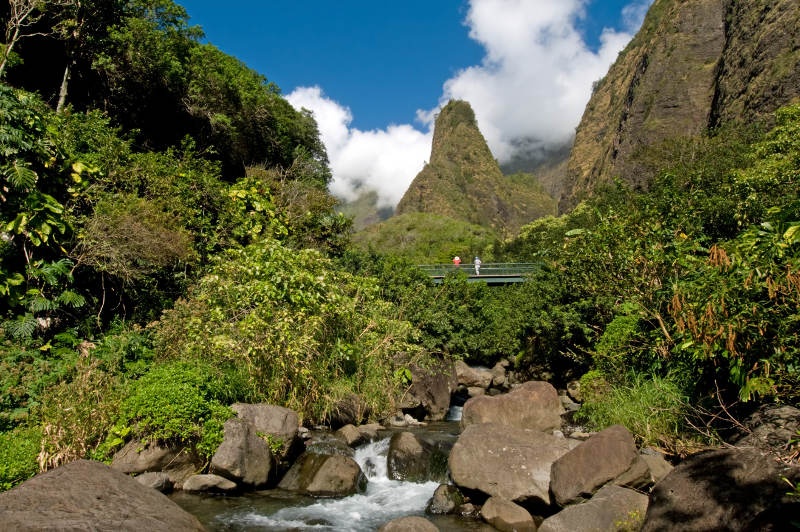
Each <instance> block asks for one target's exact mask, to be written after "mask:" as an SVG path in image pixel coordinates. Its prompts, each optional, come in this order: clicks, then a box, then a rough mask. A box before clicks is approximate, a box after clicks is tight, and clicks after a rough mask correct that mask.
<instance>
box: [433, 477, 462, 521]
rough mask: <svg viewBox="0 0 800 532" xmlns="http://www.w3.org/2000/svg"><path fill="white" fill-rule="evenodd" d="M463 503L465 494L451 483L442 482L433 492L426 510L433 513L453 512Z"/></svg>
mask: <svg viewBox="0 0 800 532" xmlns="http://www.w3.org/2000/svg"><path fill="white" fill-rule="evenodd" d="M462 504H464V495H462V494H461V492H460V491H458V488H456V487H455V486H452V485H450V484H441V485H440V486H439V487H438V488H436V491H434V492H433V496H432V497H431V500H430V501H429V502H428V506H427V507H426V508H425V512H426V513H429V514H432V515H444V514H453V513H456V512H457V510H458V508H459V506H461V505H462Z"/></svg>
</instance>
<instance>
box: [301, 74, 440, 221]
mask: <svg viewBox="0 0 800 532" xmlns="http://www.w3.org/2000/svg"><path fill="white" fill-rule="evenodd" d="M286 99H287V100H288V101H289V103H291V104H292V106H294V107H295V108H297V109H300V108H303V107H305V108H306V109H309V110H310V111H313V113H314V118H316V120H317V125H318V127H319V132H320V136H321V137H322V141H323V142H324V143H325V148H326V149H327V150H328V158H329V159H330V166H331V172H332V173H333V181H332V182H331V184H330V191H331V193H332V194H333V195H334V196H336V197H339V198H342V199H344V200H354V199H356V198H357V197H358V196H359V194H360V193H361V192H363V191H366V190H374V191H377V192H378V207H387V206H389V207H394V206H395V205H397V203H398V202H399V201H400V198H402V197H403V194H404V193H405V191H406V189H407V188H408V185H410V184H411V181H412V180H413V179H414V177H415V176H416V175H417V174H418V173H419V171H420V170H421V169H422V166H423V165H424V164H425V161H426V160H427V159H428V157H429V156H430V153H431V133H430V131H428V132H422V131H419V130H417V129H415V128H414V127H412V126H410V125H399V126H397V125H392V126H389V127H388V128H386V129H385V130H373V131H360V130H358V129H354V128H351V127H350V122H351V121H352V120H353V115H352V114H351V112H350V109H349V108H346V107H343V106H341V105H340V104H338V103H336V102H335V101H333V100H331V99H330V98H327V97H326V96H325V94H324V93H323V92H322V89H320V88H319V87H300V88H298V89H295V90H294V91H292V93H291V94H289V95H288V96H287V97H286Z"/></svg>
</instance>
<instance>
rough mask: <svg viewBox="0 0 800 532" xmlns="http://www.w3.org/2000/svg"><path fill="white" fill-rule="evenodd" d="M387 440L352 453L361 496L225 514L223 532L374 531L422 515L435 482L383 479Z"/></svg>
mask: <svg viewBox="0 0 800 532" xmlns="http://www.w3.org/2000/svg"><path fill="white" fill-rule="evenodd" d="M388 450H389V439H388V438H386V439H383V440H379V441H375V442H372V443H369V444H366V445H363V446H361V447H359V448H358V449H356V452H355V460H356V462H358V464H359V465H360V466H361V469H362V471H363V472H364V474H365V475H366V477H367V479H368V480H369V482H368V484H367V490H366V492H365V493H361V494H357V495H351V496H349V497H345V498H341V499H319V500H316V501H315V502H312V503H311V504H307V505H304V506H291V507H285V508H282V509H280V510H278V511H276V512H274V513H271V514H267V513H261V512H260V511H257V510H252V509H250V510H248V511H247V512H245V513H234V514H228V515H225V516H224V518H223V521H224V522H225V526H226V528H225V530H264V531H278V530H280V531H286V530H298V531H299V530H331V531H334V530H335V531H337V532H339V531H342V532H347V531H354V532H355V531H364V530H377V529H378V528H379V527H380V526H381V525H383V524H384V523H386V522H387V521H390V520H392V519H395V518H397V517H403V516H406V515H422V514H423V512H424V510H425V506H426V505H427V503H428V500H430V498H431V496H432V495H433V492H434V491H435V490H436V487H437V486H438V485H439V484H438V483H437V482H425V483H421V484H418V483H414V482H403V481H399V480H391V479H389V477H388V475H387V458H386V457H387V453H388Z"/></svg>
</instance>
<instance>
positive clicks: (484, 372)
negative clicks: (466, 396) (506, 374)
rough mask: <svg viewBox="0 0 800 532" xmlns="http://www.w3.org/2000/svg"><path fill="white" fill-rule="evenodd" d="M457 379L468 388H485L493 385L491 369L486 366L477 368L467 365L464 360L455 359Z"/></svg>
mask: <svg viewBox="0 0 800 532" xmlns="http://www.w3.org/2000/svg"><path fill="white" fill-rule="evenodd" d="M454 365H455V370H456V379H457V383H458V384H459V385H461V386H464V387H466V388H470V387H477V388H483V389H484V390H485V389H487V388H489V386H491V385H492V379H493V378H494V375H492V372H491V370H489V369H486V368H477V367H471V366H469V365H467V363H466V362H464V361H463V360H456V361H455V364H454Z"/></svg>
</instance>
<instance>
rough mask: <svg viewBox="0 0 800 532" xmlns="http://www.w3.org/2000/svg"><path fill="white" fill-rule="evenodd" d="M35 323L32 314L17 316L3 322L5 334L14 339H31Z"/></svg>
mask: <svg viewBox="0 0 800 532" xmlns="http://www.w3.org/2000/svg"><path fill="white" fill-rule="evenodd" d="M36 325H37V321H36V318H34V317H33V314H24V315H21V316H17V317H16V318H15V319H13V320H8V321H5V322H3V329H4V330H5V332H6V334H8V335H9V336H11V337H12V338H16V339H23V338H31V337H32V336H33V333H34V331H36Z"/></svg>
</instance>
